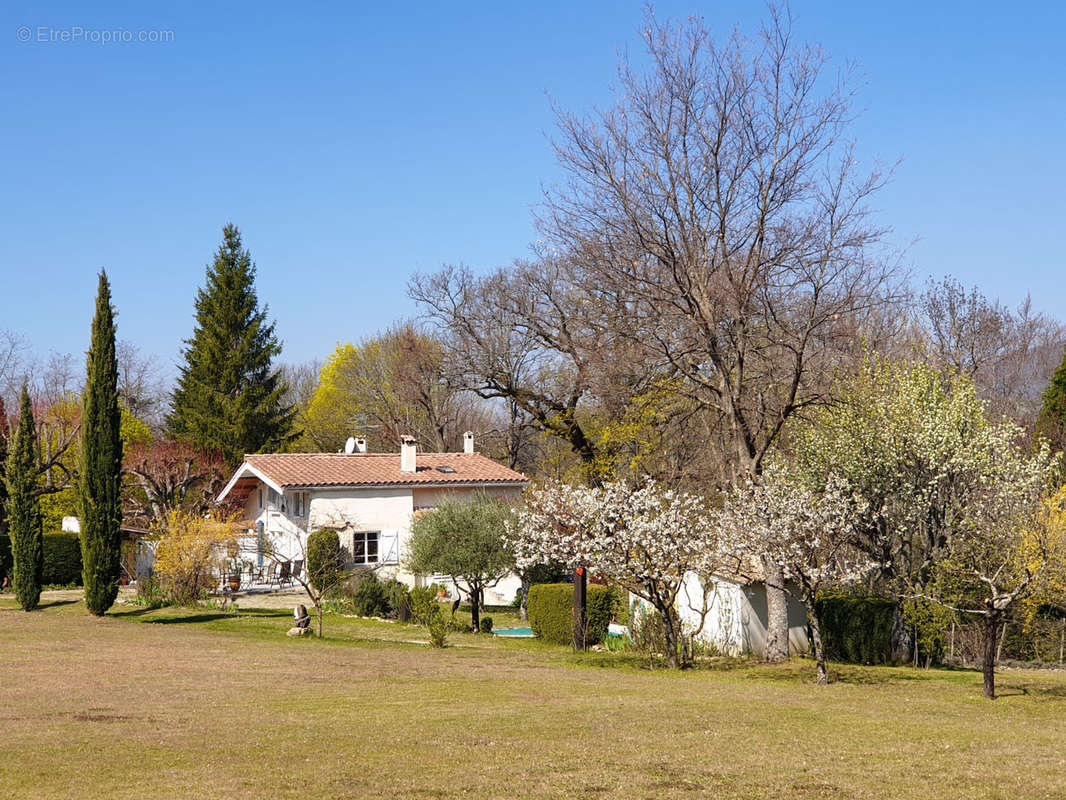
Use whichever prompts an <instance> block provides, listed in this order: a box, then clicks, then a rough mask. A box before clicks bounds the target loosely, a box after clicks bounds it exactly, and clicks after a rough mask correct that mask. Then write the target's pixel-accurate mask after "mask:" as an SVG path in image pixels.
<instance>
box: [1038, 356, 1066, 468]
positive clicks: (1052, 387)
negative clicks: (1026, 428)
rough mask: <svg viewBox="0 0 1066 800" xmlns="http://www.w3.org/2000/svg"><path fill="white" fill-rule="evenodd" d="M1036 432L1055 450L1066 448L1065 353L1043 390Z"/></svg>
mask: <svg viewBox="0 0 1066 800" xmlns="http://www.w3.org/2000/svg"><path fill="white" fill-rule="evenodd" d="M1036 433H1037V435H1039V436H1043V437H1044V438H1046V439H1048V441H1050V443H1051V446H1052V448H1053V449H1055V450H1062V449H1064V448H1066V354H1064V355H1063V359H1062V363H1061V364H1059V366H1058V368H1057V369H1056V370H1055V373H1054V374H1053V375H1052V376H1051V382H1050V383H1049V384H1048V387H1047V389H1045V390H1044V403H1043V405H1042V406H1041V408H1040V414H1039V415H1038V416H1037V418H1036Z"/></svg>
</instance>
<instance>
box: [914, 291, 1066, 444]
mask: <svg viewBox="0 0 1066 800" xmlns="http://www.w3.org/2000/svg"><path fill="white" fill-rule="evenodd" d="M918 311H919V314H920V316H921V319H922V322H923V323H924V326H925V334H926V337H927V340H928V348H929V350H930V353H931V355H932V357H933V359H934V360H935V361H936V363H937V365H938V366H940V367H942V368H944V369H947V370H950V371H953V372H957V373H959V374H962V375H966V376H968V377H970V378H972V379H973V381H974V383H975V385H976V386H977V389H978V395H979V396H980V397H981V399H982V400H984V401H985V402H987V403H988V404H989V407H990V410H991V411H992V412H993V413H994V414H996V415H1000V416H1008V417H1010V418H1012V419H1013V420H1015V421H1016V422H1018V423H1019V424H1021V425H1023V426H1025V427H1026V428H1028V429H1030V430H1031V429H1032V426H1033V424H1034V422H1035V420H1036V416H1037V413H1038V412H1039V410H1040V397H1041V393H1042V392H1043V391H1044V388H1045V387H1046V386H1047V384H1048V380H1049V379H1050V377H1051V374H1052V372H1054V370H1055V367H1056V366H1057V365H1058V363H1059V358H1060V356H1061V354H1062V347H1063V344H1064V343H1066V326H1064V325H1063V324H1062V323H1061V322H1060V321H1058V320H1056V319H1053V318H1051V317H1049V316H1047V315H1045V314H1040V313H1037V312H1035V311H1034V310H1033V307H1032V301H1031V299H1030V298H1029V297H1028V296H1027V297H1026V298H1025V299H1024V300H1023V301H1022V302H1021V303H1020V304H1019V306H1018V308H1017V309H1016V310H1014V311H1012V310H1011V309H1010V308H1008V307H1007V306H1005V305H1004V304H1002V303H1000V302H999V301H998V300H993V299H989V298H987V297H986V296H985V295H984V294H982V293H981V291H980V290H979V289H978V288H977V287H976V286H974V287H972V288H970V289H967V288H966V287H964V286H963V285H962V284H961V283H959V281H957V280H955V279H954V278H951V277H950V276H949V277H947V278H944V279H943V280H941V281H939V282H934V281H932V280H930V281H929V284H928V285H927V287H926V289H925V291H924V292H923V293H922V295H921V297H920V298H919V302H918Z"/></svg>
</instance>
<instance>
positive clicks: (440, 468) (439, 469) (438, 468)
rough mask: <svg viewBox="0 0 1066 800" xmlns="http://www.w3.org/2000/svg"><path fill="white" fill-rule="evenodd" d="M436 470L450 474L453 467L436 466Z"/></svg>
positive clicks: (453, 469)
mask: <svg viewBox="0 0 1066 800" xmlns="http://www.w3.org/2000/svg"><path fill="white" fill-rule="evenodd" d="M437 472H444V473H446V474H449V475H450V474H451V473H453V472H455V467H449V466H443V467H437Z"/></svg>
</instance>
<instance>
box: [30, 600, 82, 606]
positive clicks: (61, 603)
mask: <svg viewBox="0 0 1066 800" xmlns="http://www.w3.org/2000/svg"><path fill="white" fill-rule="evenodd" d="M80 602H81V600H52V601H50V602H48V603H40V604H38V606H37V608H59V607H60V606H76V605H77V604H78V603H80Z"/></svg>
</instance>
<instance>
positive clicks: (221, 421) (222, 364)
mask: <svg viewBox="0 0 1066 800" xmlns="http://www.w3.org/2000/svg"><path fill="white" fill-rule="evenodd" d="M222 235H223V240H222V244H221V246H220V247H219V248H218V252H217V253H216V254H215V260H214V262H213V263H212V264H211V265H210V266H208V268H207V282H206V286H205V287H204V288H202V289H200V291H199V293H198V294H197V297H196V327H195V329H194V330H193V335H192V338H191V339H187V340H186V342H185V344H186V348H185V350H184V353H183V355H184V357H185V364H184V365H183V366H182V367H181V374H180V375H179V377H178V384H177V387H176V388H175V390H174V394H173V397H172V410H171V414H170V416H169V417H168V419H167V425H168V427H169V428H170V432H171V433H172V434H173V435H174V436H177V437H179V438H183V439H186V440H188V441H191V442H192V443H193V444H195V445H197V446H199V447H202V448H205V449H208V450H215V451H219V452H221V453H222V454H223V456H224V458H225V459H226V461H227V462H228V463H229V464H230V465H231V466H232V465H235V464H237V463H239V462H240V460H241V458H242V457H243V456H244V454H245V453H257V452H260V451H264V450H272V449H277V448H278V447H279V446H280V445H281V444H282V443H283V442H285V441H286V440H287V439H288V438H290V435H291V430H292V420H293V414H294V412H293V409H291V408H289V407H286V406H284V405H283V403H282V397H283V395H284V393H285V386H284V384H283V383H282V382H281V380H280V377H279V374H278V372H277V371H276V370H273V369H272V363H271V362H272V361H273V359H274V357H275V356H277V355H278V354H279V353H280V352H281V344H280V343H279V342H278V339H277V337H276V336H275V335H274V325H273V323H268V322H267V311H266V309H265V308H264V309H262V310H260V308H259V301H258V299H257V298H256V294H255V264H254V263H253V262H252V257H251V255H250V254H249V252H248V251H247V250H246V249H244V247H243V245H242V244H241V234H240V231H238V230H237V228H236V226H235V225H232V224H230V225H226V227H225V228H223V229H222Z"/></svg>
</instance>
